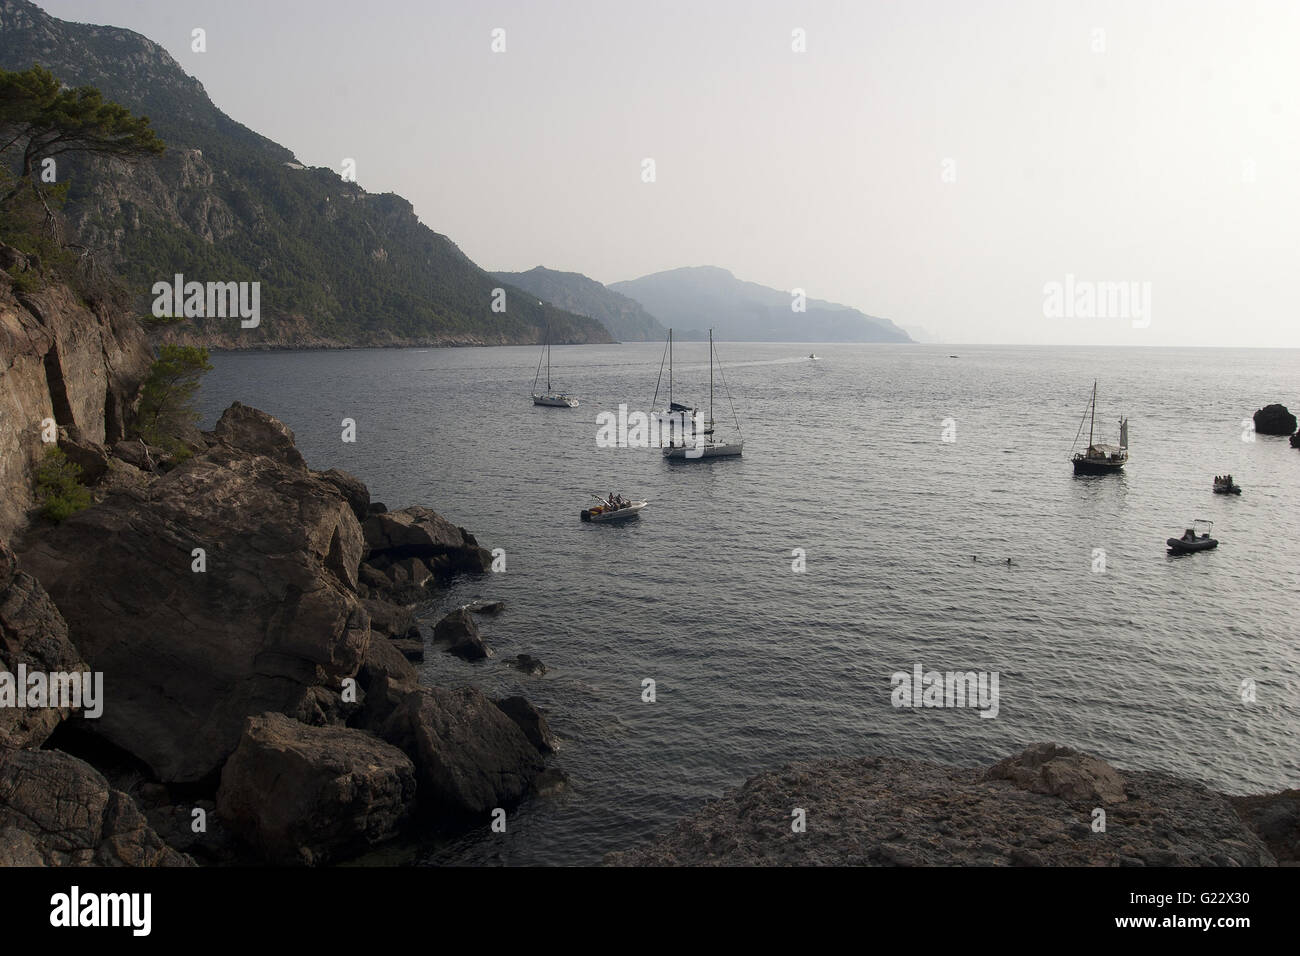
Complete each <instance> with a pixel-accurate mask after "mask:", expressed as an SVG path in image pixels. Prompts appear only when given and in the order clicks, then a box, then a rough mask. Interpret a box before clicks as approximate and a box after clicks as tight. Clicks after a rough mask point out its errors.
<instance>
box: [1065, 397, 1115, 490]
mask: <svg viewBox="0 0 1300 956" xmlns="http://www.w3.org/2000/svg"><path fill="white" fill-rule="evenodd" d="M1087 417H1088V450H1087V451H1082V452H1076V453H1075V455H1074V456H1073V457H1072V458H1071V459H1070V460H1071V461H1072V462H1074V473H1075V474H1076V475H1112V474H1115V473H1116V472H1119V471H1121V470H1122V469H1123V468H1124V465H1125V464H1127V463H1128V419H1127V418H1121V419H1120V420H1119V444H1118V445H1100V444H1095V443H1094V442H1093V431H1094V426H1095V425H1096V421H1097V383H1096V382H1095V381H1094V382H1093V383H1092V400H1091V401H1090V402H1089V403H1088V413H1087ZM1082 434H1083V422H1082V421H1080V422H1079V431H1078V432H1077V433H1076V434H1075V436H1074V440H1075V442H1076V444H1077V443H1078V441H1079V435H1082Z"/></svg>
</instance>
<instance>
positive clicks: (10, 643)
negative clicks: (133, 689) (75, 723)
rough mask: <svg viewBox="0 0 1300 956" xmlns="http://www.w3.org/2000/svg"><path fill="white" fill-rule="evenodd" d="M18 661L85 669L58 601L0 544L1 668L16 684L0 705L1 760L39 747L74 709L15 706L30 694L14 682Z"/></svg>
mask: <svg viewBox="0 0 1300 956" xmlns="http://www.w3.org/2000/svg"><path fill="white" fill-rule="evenodd" d="M20 665H21V666H22V667H23V668H25V671H26V673H28V674H33V673H41V674H46V675H48V674H72V673H84V672H85V671H86V670H87V668H86V664H85V662H84V661H82V659H81V655H80V654H78V653H77V649H76V648H75V647H73V646H72V642H71V641H70V640H69V639H68V627H67V625H66V624H65V623H64V621H63V617H62V615H60V614H59V610H58V608H56V607H55V606H54V602H53V601H51V600H50V597H49V595H48V594H46V593H45V589H44V588H42V587H41V585H40V583H39V582H38V581H37V580H36V579H35V578H34V577H32V576H31V575H30V574H28V573H27V572H26V571H22V570H20V569H19V567H18V559H17V557H16V556H15V555H14V553H13V552H12V551H10V550H9V548H8V547H7V546H6V545H5V544H4V543H3V542H0V672H4V673H6V674H8V675H11V676H10V677H9V678H8V680H11V681H12V682H13V686H11V687H9V688H8V690H9V691H11V692H13V693H14V694H15V697H14V699H13V700H11V701H8V702H7V705H5V706H0V760H3V759H4V756H5V754H6V753H8V752H10V751H14V750H23V749H28V748H33V747H39V746H40V745H41V744H43V743H44V742H45V740H46V738H48V737H49V736H50V734H51V733H53V731H54V728H55V727H57V726H58V725H59V723H60V722H61V721H62V720H63V719H64V718H65V717H67V716H68V715H69V714H70V713H72V710H73V708H72V707H50V706H42V707H17V706H13V705H14V704H16V703H17V700H18V696H20V695H25V694H26V692H27V688H26V687H18V686H16V685H17V675H18V673H19V668H20ZM0 680H4V679H3V678H0ZM47 703H52V702H51V701H47Z"/></svg>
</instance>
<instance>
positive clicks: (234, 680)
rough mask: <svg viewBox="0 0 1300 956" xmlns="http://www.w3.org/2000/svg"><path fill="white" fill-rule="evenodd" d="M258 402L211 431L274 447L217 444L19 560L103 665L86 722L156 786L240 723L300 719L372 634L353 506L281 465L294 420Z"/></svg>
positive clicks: (219, 753) (225, 741)
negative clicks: (98, 713) (95, 705)
mask: <svg viewBox="0 0 1300 956" xmlns="http://www.w3.org/2000/svg"><path fill="white" fill-rule="evenodd" d="M254 411H255V410H253V409H247V408H242V410H239V409H238V408H237V410H236V412H235V413H234V414H227V415H223V416H222V420H223V421H225V422H227V423H228V427H226V428H224V429H219V431H221V432H223V433H224V434H225V435H226V436H227V438H233V437H235V436H236V435H244V436H249V437H250V439H251V440H253V441H254V442H255V444H256V446H257V447H259V448H262V449H264V450H266V451H268V452H270V454H261V453H257V454H250V453H248V452H246V451H240V450H237V449H235V448H233V447H230V446H229V445H227V444H224V443H218V444H215V445H214V446H213V447H211V448H208V449H206V450H205V451H203V452H202V453H200V454H198V455H196V456H194V458H192V459H191V460H190V461H188V462H186V463H185V464H184V465H182V466H181V467H179V468H176V469H175V470H173V471H171V472H168V473H167V474H165V475H163V476H161V477H158V478H156V479H155V480H154V481H153V482H152V483H150V484H149V485H148V486H147V488H146V489H145V491H144V492H143V493H142V494H139V495H110V496H109V497H107V498H106V499H105V500H104V501H103V502H101V503H100V504H98V505H96V506H95V507H93V508H90V509H88V510H86V511H83V512H81V513H79V514H77V515H74V516H73V517H72V518H69V519H68V520H67V521H65V522H63V523H62V524H61V525H59V526H58V527H57V528H54V529H52V530H50V531H49V532H48V533H46V534H44V535H43V536H42V537H41V538H39V539H38V540H37V541H36V542H35V543H34V545H33V546H32V548H31V550H29V551H28V552H27V553H26V554H25V555H24V556H23V563H24V566H25V567H26V568H27V569H28V570H29V571H30V572H31V573H32V574H33V575H35V577H36V578H37V579H38V580H40V581H41V583H42V584H44V585H45V586H46V588H47V590H49V591H50V597H51V598H52V599H53V600H54V602H55V604H56V605H57V606H58V608H59V610H60V611H61V612H62V614H63V617H64V619H65V620H66V621H67V623H68V627H69V633H70V636H71V639H72V640H73V642H74V643H75V644H76V646H77V648H78V650H79V651H80V652H81V654H82V656H83V657H84V659H85V660H86V662H87V663H88V664H89V665H90V667H91V668H92V669H93V670H97V671H102V672H103V673H104V685H105V687H106V688H108V689H109V690H108V691H107V693H108V694H109V698H110V699H109V702H108V703H107V704H106V705H105V708H104V714H103V716H102V717H101V718H99V719H98V720H96V721H93V722H87V724H88V729H90V730H92V731H93V732H95V733H97V734H99V735H102V736H103V737H105V738H107V739H108V740H109V741H111V742H112V743H114V744H116V745H117V746H118V747H121V748H122V749H124V750H126V751H127V752H128V753H131V754H133V755H135V756H136V757H138V758H139V759H140V760H142V761H144V762H145V763H146V764H147V765H148V766H149V767H150V768H151V769H152V770H153V772H154V773H155V775H156V776H157V777H158V779H160V780H163V781H165V782H173V783H184V782H195V781H198V780H201V779H203V778H204V777H207V776H209V775H210V774H212V773H214V772H215V771H216V770H218V769H219V768H220V767H221V764H222V763H223V762H224V760H225V758H226V757H227V756H228V755H229V754H230V753H231V751H233V750H234V748H235V746H236V744H237V743H238V742H239V739H240V736H241V734H242V732H243V724H244V720H245V718H247V717H249V716H252V715H257V714H262V713H264V712H267V711H272V712H277V713H288V714H294V713H298V712H299V705H300V703H301V702H302V701H303V698H304V695H305V694H306V693H307V692H308V690H309V688H312V687H315V686H318V685H320V686H327V687H331V688H335V689H337V688H338V687H339V686H340V682H341V680H342V679H343V678H345V677H351V676H353V675H355V674H356V671H357V668H358V667H359V666H360V663H361V660H362V659H363V657H364V655H365V649H366V645H367V643H368V641H369V640H370V626H369V617H368V615H367V614H366V612H365V610H364V609H363V608H362V607H361V606H360V604H359V602H358V599H357V596H356V593H355V588H356V584H357V581H356V569H357V566H358V564H359V563H360V560H361V554H362V550H363V543H362V538H361V528H360V525H359V524H358V522H357V520H356V517H355V516H354V515H353V513H352V509H351V508H350V507H349V505H348V503H347V501H345V500H344V498H343V496H342V495H341V494H340V493H339V492H338V490H337V489H336V488H335V487H334V486H333V485H331V484H330V483H328V482H325V481H322V480H321V479H319V478H317V477H315V476H313V475H312V474H311V473H310V472H308V471H307V470H306V469H305V468H300V467H297V466H295V465H292V464H285V462H286V461H291V460H293V456H292V455H290V454H288V451H287V448H286V447H285V446H284V445H283V444H282V442H281V439H283V438H285V436H287V434H288V430H287V429H283V428H282V426H280V427H276V426H277V424H278V423H273V420H271V421H267V419H268V418H269V416H263V415H262V414H261V413H256V414H253V413H254ZM196 548H201V549H203V551H204V560H205V562H206V563H205V568H206V570H204V571H201V572H200V571H195V570H193V568H194V566H195V561H196V558H195V557H194V549H196Z"/></svg>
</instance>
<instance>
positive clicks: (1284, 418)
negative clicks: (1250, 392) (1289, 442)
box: [1254, 404, 1296, 435]
mask: <svg viewBox="0 0 1300 956" xmlns="http://www.w3.org/2000/svg"><path fill="white" fill-rule="evenodd" d="M1254 421H1255V431H1257V432H1259V433H1260V434H1261V435H1291V434H1293V433H1294V432H1295V430H1296V417H1295V416H1294V415H1292V414H1291V412H1290V411H1289V410H1288V409H1287V407H1286V406H1285V405H1278V404H1273V405H1265V406H1264V407H1263V408H1261V409H1260V410H1259V411H1257V412H1255V415H1254Z"/></svg>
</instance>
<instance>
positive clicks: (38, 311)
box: [0, 243, 152, 538]
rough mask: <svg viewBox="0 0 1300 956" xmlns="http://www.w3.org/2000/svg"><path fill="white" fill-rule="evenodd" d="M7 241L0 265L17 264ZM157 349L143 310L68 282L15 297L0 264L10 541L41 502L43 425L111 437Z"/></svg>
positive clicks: (4, 523) (2, 449) (2, 528)
mask: <svg viewBox="0 0 1300 956" xmlns="http://www.w3.org/2000/svg"><path fill="white" fill-rule="evenodd" d="M6 251H8V252H11V253H12V252H16V250H13V249H11V247H9V246H6V245H4V244H3V243H0V264H4V263H9V265H8V268H10V269H16V268H17V267H16V266H14V265H13V264H12V262H10V258H11V257H6V256H5V255H4V253H5V252H6ZM151 361H152V355H151V353H150V350H149V343H148V341H147V340H146V338H145V335H144V332H143V331H141V329H140V325H139V322H138V321H137V319H136V317H135V315H134V314H133V313H130V312H126V311H123V312H114V311H111V310H107V309H99V310H91V309H89V308H87V307H86V306H85V304H84V303H83V302H82V301H81V300H80V298H79V297H78V296H77V295H76V294H75V293H73V291H72V290H71V289H69V288H67V287H66V286H58V285H55V286H51V287H49V288H47V289H44V290H42V291H40V292H36V293H30V294H25V293H24V294H15V293H14V291H13V290H12V289H11V283H10V281H9V275H8V274H6V273H5V272H4V271H0V369H2V370H3V374H0V538H8V537H9V536H10V535H11V534H12V533H13V532H14V530H15V529H17V528H18V527H19V526H20V525H21V524H23V521H24V518H25V514H26V512H27V510H28V509H29V508H31V507H32V505H33V504H35V499H34V496H33V494H32V487H33V481H32V478H33V474H34V469H35V467H36V465H37V464H38V463H39V462H40V459H41V458H42V456H43V455H44V454H45V450H46V447H47V446H46V445H45V443H44V442H43V441H42V440H41V422H42V421H43V420H44V419H46V418H52V419H54V420H55V421H56V422H57V423H58V425H60V426H62V427H63V428H65V429H67V430H68V431H69V432H73V433H75V435H76V436H77V439H78V440H80V441H83V442H88V443H95V444H111V443H112V442H115V441H117V440H119V439H121V438H122V437H123V426H124V425H125V423H126V418H127V413H128V411H129V409H130V408H131V406H132V403H133V402H134V399H135V395H136V392H137V390H138V389H139V387H140V383H141V382H143V381H144V378H145V376H146V375H147V374H148V373H149V364H150V362H151Z"/></svg>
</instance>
